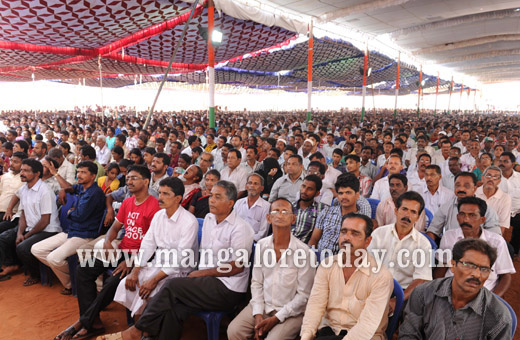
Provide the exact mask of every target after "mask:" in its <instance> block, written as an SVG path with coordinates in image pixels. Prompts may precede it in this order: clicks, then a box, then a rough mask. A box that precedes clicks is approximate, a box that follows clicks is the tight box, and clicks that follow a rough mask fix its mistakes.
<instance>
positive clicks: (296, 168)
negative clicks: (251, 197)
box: [269, 155, 305, 203]
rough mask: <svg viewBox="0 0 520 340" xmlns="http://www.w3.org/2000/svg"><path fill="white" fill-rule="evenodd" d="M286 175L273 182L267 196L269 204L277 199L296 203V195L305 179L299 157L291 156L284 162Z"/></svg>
mask: <svg viewBox="0 0 520 340" xmlns="http://www.w3.org/2000/svg"><path fill="white" fill-rule="evenodd" d="M286 163H287V164H286V169H287V174H285V175H283V176H282V177H280V178H278V179H277V180H276V182H274V184H273V187H272V188H271V193H270V195H269V202H274V201H275V200H276V199H277V198H278V197H284V198H287V199H288V200H289V201H290V202H293V203H294V202H296V195H297V194H298V193H299V192H300V187H301V185H302V183H303V179H304V178H305V172H304V171H303V164H302V163H303V161H302V157H301V156H300V155H291V156H289V158H288V159H287V162H286Z"/></svg>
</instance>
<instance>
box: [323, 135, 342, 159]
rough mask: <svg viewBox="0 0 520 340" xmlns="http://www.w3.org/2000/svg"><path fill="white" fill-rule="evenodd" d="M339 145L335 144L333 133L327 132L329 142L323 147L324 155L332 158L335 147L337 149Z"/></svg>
mask: <svg viewBox="0 0 520 340" xmlns="http://www.w3.org/2000/svg"><path fill="white" fill-rule="evenodd" d="M337 147H338V146H337V145H336V144H334V135H333V134H332V133H328V134H327V143H326V144H325V145H323V147H322V148H321V149H322V150H323V153H324V156H325V157H329V158H332V152H333V151H334V149H336V148H337Z"/></svg>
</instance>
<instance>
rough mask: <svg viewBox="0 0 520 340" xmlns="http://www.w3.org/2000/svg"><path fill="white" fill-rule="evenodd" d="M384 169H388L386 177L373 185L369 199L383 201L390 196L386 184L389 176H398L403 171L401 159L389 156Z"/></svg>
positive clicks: (387, 184)
mask: <svg viewBox="0 0 520 340" xmlns="http://www.w3.org/2000/svg"><path fill="white" fill-rule="evenodd" d="M386 168H387V169H388V176H386V177H383V178H381V179H379V180H378V181H377V182H376V183H375V184H374V189H373V190H372V195H371V196H370V198H374V199H376V200H380V201H383V200H385V199H386V198H387V197H389V196H390V189H389V188H390V186H389V183H388V179H389V176H391V175H393V174H398V173H400V172H401V170H402V169H403V162H402V159H401V157H399V156H397V155H391V156H390V157H389V158H388V161H387V162H386Z"/></svg>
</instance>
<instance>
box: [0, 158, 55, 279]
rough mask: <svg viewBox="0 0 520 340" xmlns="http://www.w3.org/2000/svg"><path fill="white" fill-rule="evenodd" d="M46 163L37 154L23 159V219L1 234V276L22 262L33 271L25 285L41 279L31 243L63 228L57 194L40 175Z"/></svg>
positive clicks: (21, 189)
mask: <svg viewBox="0 0 520 340" xmlns="http://www.w3.org/2000/svg"><path fill="white" fill-rule="evenodd" d="M42 174H43V165H42V164H41V163H40V162H39V161H37V160H36V159H34V158H30V159H29V158H28V159H24V160H23V161H22V167H21V174H20V178H21V180H22V182H25V183H26V185H23V186H22V187H21V188H20V189H19V190H18V193H17V196H18V197H19V198H20V206H19V208H18V210H19V211H20V220H19V221H18V227H16V228H12V229H9V230H7V231H5V232H3V233H2V234H0V267H3V266H5V268H4V270H3V271H2V272H1V273H0V280H6V279H9V278H10V276H9V274H10V273H11V272H14V271H16V270H17V269H18V267H19V265H20V264H23V266H24V268H25V269H26V270H27V271H29V274H30V276H29V277H28V278H27V279H25V281H24V286H31V285H33V284H36V283H38V282H39V280H40V270H39V265H38V263H39V262H38V260H37V259H36V258H35V257H34V256H33V255H32V253H31V247H32V246H33V245H34V244H35V243H38V242H40V241H42V240H44V239H46V238H49V237H51V236H53V235H55V234H56V233H58V232H60V231H61V227H60V222H59V221H58V209H57V207H56V196H55V195H54V193H53V192H51V191H50V190H49V188H48V187H47V186H46V185H45V184H44V183H43V181H42V180H41V179H40V178H41V176H42Z"/></svg>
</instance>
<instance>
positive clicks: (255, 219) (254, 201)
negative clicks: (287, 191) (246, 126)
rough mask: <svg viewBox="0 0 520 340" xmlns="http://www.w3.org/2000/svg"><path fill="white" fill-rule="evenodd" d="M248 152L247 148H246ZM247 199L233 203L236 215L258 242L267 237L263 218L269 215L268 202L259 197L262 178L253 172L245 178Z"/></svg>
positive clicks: (266, 226) (262, 188)
mask: <svg viewBox="0 0 520 340" xmlns="http://www.w3.org/2000/svg"><path fill="white" fill-rule="evenodd" d="M248 151H249V148H248ZM246 190H247V197H244V198H241V199H239V200H238V201H237V202H236V203H235V207H234V209H235V211H236V212H237V215H238V216H240V217H242V218H243V219H244V220H246V221H247V222H248V223H249V225H251V227H252V228H253V231H254V233H255V234H254V236H253V238H254V240H255V242H258V241H259V240H260V239H262V238H264V237H266V236H267V232H268V231H269V225H268V224H267V219H266V218H265V216H267V214H269V207H270V206H271V205H270V204H269V202H267V201H266V200H264V199H263V198H262V197H260V194H261V193H262V191H264V178H263V177H262V176H260V175H259V174H257V173H255V172H253V173H250V174H249V175H248V176H247V182H246Z"/></svg>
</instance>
